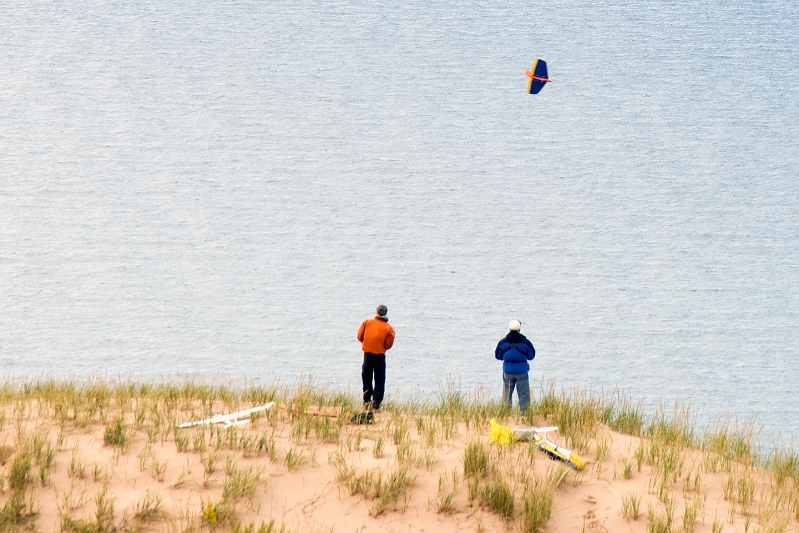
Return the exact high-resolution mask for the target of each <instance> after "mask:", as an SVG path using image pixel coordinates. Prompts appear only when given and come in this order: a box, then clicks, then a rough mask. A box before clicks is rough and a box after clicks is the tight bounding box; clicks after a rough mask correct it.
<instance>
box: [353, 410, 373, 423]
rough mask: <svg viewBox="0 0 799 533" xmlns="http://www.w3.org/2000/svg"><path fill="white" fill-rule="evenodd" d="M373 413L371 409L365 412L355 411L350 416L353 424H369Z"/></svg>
mask: <svg viewBox="0 0 799 533" xmlns="http://www.w3.org/2000/svg"><path fill="white" fill-rule="evenodd" d="M374 418H375V415H373V414H372V412H371V411H367V412H365V413H356V414H354V415H353V416H352V418H350V422H352V423H353V424H371V423H372V422H373V421H374Z"/></svg>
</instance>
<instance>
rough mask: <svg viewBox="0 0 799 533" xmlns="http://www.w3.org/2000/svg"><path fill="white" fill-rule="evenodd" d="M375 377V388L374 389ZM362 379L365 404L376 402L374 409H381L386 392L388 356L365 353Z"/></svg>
mask: <svg viewBox="0 0 799 533" xmlns="http://www.w3.org/2000/svg"><path fill="white" fill-rule="evenodd" d="M373 376H374V380H375V384H374V388H372V377H373ZM361 379H363V402H364V403H368V402H374V404H373V405H374V408H375V409H379V408H380V402H382V401H383V394H384V393H385V391H386V354H384V353H381V354H374V353H369V352H364V354H363V366H362V367H361ZM373 395H374V396H373Z"/></svg>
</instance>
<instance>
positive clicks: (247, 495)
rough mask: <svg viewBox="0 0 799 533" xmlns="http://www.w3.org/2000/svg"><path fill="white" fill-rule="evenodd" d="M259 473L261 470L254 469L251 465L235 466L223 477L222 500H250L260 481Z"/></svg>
mask: <svg viewBox="0 0 799 533" xmlns="http://www.w3.org/2000/svg"><path fill="white" fill-rule="evenodd" d="M261 474H262V471H261V470H256V469H255V468H253V467H249V468H235V469H234V470H233V471H232V472H231V473H230V475H229V476H228V477H227V479H225V486H224V488H223V490H222V501H224V502H234V503H235V502H239V501H241V500H249V501H250V502H252V499H253V497H254V496H255V491H256V489H257V488H258V485H259V484H260V483H261Z"/></svg>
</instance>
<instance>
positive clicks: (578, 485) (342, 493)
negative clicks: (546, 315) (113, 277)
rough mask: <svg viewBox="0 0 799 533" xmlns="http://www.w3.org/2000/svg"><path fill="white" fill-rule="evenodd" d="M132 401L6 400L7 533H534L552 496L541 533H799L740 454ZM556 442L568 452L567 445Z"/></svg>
mask: <svg viewBox="0 0 799 533" xmlns="http://www.w3.org/2000/svg"><path fill="white" fill-rule="evenodd" d="M122 403H125V402H122ZM126 405H128V408H127V409H120V410H118V411H113V410H112V409H109V408H106V409H105V412H104V409H103V408H98V409H95V410H94V411H92V410H91V409H88V408H87V412H86V413H84V412H83V408H80V409H79V410H80V412H76V411H77V410H78V409H76V408H67V407H65V408H63V409H59V408H58V407H56V406H55V405H53V404H45V403H43V402H40V401H37V400H18V401H16V402H14V403H8V402H7V403H6V404H5V411H4V414H3V415H2V431H1V432H0V444H2V448H0V463H2V467H1V468H0V472H2V480H1V481H2V494H0V506H1V507H2V508H3V515H2V521H0V524H2V529H3V530H30V531H40V532H43V533H50V532H61V531H76V532H87V533H88V532H94V533H104V532H111V531H166V532H170V533H179V532H184V531H195V530H197V531H201V530H217V529H219V530H220V531H225V530H232V529H238V530H240V531H246V530H247V529H248V528H249V529H250V530H251V531H252V532H257V531H258V530H259V528H260V530H261V532H262V533H264V532H266V531H270V527H271V531H280V530H281V529H283V530H284V531H298V532H347V533H353V532H359V533H361V532H369V531H373V532H378V531H380V532H417V531H418V532H435V533H449V532H452V533H464V532H467V531H468V532H479V531H485V532H489V531H490V532H494V531H496V532H506V531H531V530H532V529H531V528H532V527H535V523H534V522H531V520H533V518H531V513H533V511H532V510H528V511H526V510H525V505H527V506H528V508H530V507H531V506H533V505H539V504H540V505H542V507H541V508H542V509H543V511H541V513H544V514H546V508H547V503H546V501H543V503H542V502H541V498H540V497H539V499H538V500H536V499H535V497H534V496H531V495H532V494H533V492H534V489H535V488H536V487H537V488H538V489H539V491H540V492H539V493H538V494H539V496H540V495H542V494H543V495H544V496H543V499H544V500H546V494H550V495H552V496H551V497H552V505H551V517H550V518H549V519H548V520H546V519H544V522H545V525H543V528H542V531H545V532H547V533H560V532H574V531H586V532H589V531H593V532H619V531H630V532H645V531H675V532H676V531H686V532H690V531H696V532H711V531H712V532H714V533H715V532H719V531H723V532H738V531H740V532H743V531H770V532H777V531H797V530H799V526H798V525H797V488H796V487H797V484H796V479H795V477H791V476H792V475H793V474H791V476H788V477H787V478H786V477H784V476H783V478H782V479H781V480H778V479H776V478H775V474H774V473H773V472H771V471H764V470H762V469H760V468H758V467H757V466H754V465H753V464H751V461H749V460H747V459H746V458H743V459H742V460H741V461H740V462H738V461H735V460H730V458H729V457H727V458H725V457H724V454H722V453H718V454H716V453H711V452H708V451H707V450H705V451H700V450H698V449H694V448H690V447H686V446H683V445H681V444H675V443H674V442H672V444H671V445H665V444H663V442H662V441H657V439H655V440H653V439H648V438H643V437H638V436H631V435H625V434H621V433H619V432H615V431H612V430H610V429H609V428H608V427H607V426H605V425H602V424H595V425H594V427H593V428H592V431H591V433H590V435H589V436H588V437H586V438H585V439H584V440H583V442H582V443H578V444H579V447H575V449H576V451H579V453H580V454H581V456H582V457H583V458H584V459H585V460H586V462H587V464H586V466H585V468H584V469H583V470H582V471H580V472H577V471H574V470H573V469H571V468H569V467H567V466H566V465H564V464H563V463H560V462H557V461H553V460H551V459H549V458H548V457H547V456H546V455H545V454H543V453H542V452H541V451H540V450H537V449H535V447H533V446H531V445H530V444H529V443H526V442H516V443H512V444H508V445H498V444H495V443H492V442H491V439H490V432H491V428H490V426H489V424H488V423H487V421H471V422H470V423H469V424H468V425H467V424H466V423H465V422H464V421H462V420H460V421H458V420H455V419H452V418H448V417H447V416H439V417H436V416H433V415H420V414H412V413H402V412H394V413H392V412H381V413H377V414H376V418H375V421H374V423H373V424H371V425H357V424H352V423H351V422H350V421H349V418H350V415H349V414H348V413H342V416H340V417H336V416H326V415H325V413H324V412H323V413H322V414H311V413H309V412H308V409H307V408H306V407H302V406H301V407H296V406H294V407H293V408H292V407H287V408H279V407H278V406H277V405H275V406H274V407H273V408H272V409H270V410H269V411H265V412H264V413H261V414H260V415H255V416H254V417H253V420H252V421H251V422H249V423H246V424H242V425H240V426H236V427H230V428H225V427H223V426H222V425H213V426H212V425H204V426H197V427H193V428H188V429H178V428H176V427H175V425H176V423H180V422H183V421H186V420H195V419H200V418H203V417H204V416H207V415H208V414H209V413H210V412H211V411H212V410H211V409H209V408H207V407H206V408H203V407H202V406H201V405H199V404H198V403H196V402H195V403H194V404H192V405H188V404H186V405H183V406H182V407H173V408H172V410H171V411H170V412H171V415H170V417H171V419H169V418H170V417H167V416H166V415H164V414H163V413H162V412H158V411H157V409H158V407H157V406H158V404H157V403H152V404H147V406H146V408H145V403H143V402H137V401H135V400H132V401H130V402H129V403H126ZM253 405H255V404H254V403H249V404H247V403H236V404H235V406H234V405H231V406H230V407H227V406H225V405H220V404H216V405H214V408H215V409H214V410H213V412H230V411H231V410H233V409H236V408H241V409H244V408H248V407H251V406H253ZM292 409H295V410H292ZM325 412H333V409H332V408H331V409H329V410H328V411H325ZM518 422H519V420H518V419H515V418H513V417H511V418H510V419H506V420H504V421H503V423H505V424H506V425H508V426H514V425H518ZM550 438H551V439H552V440H553V441H555V442H558V443H559V444H561V445H570V443H569V442H567V437H565V436H564V435H560V434H559V433H558V432H554V433H551V434H550ZM470 445H471V447H472V448H471V451H472V452H474V451H475V450H478V451H480V450H482V451H485V452H487V456H486V457H487V465H486V467H485V469H484V470H483V471H482V472H481V473H478V474H474V475H466V474H465V473H464V468H465V458H466V456H467V447H469V446H470ZM655 447H657V449H654V448H655ZM26 465H27V467H26ZM669 465H671V466H669ZM492 484H493V485H492ZM502 484H504V487H505V489H506V490H507V491H509V494H510V495H511V501H512V505H513V508H512V511H509V510H508V508H507V507H505V508H504V509H505V510H504V511H503V510H499V511H498V510H497V507H498V505H497V501H500V502H501V501H502V499H501V498H497V497H495V496H496V495H495V496H492V495H491V494H489V493H490V492H491V491H490V490H488V489H487V487H489V488H490V487H494V488H496V487H497V486H500V488H501V485H502ZM497 490H499V489H497ZM500 492H501V491H500ZM536 502H537V503H536ZM492 506H493V507H494V508H493V509H492ZM635 507H637V513H636V512H635ZM503 514H504V515H505V516H502V515H503ZM634 514H637V517H634V516H633V515H634ZM539 519H540V516H539ZM531 524H534V525H531Z"/></svg>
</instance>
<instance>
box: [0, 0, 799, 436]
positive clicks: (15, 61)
mask: <svg viewBox="0 0 799 533" xmlns="http://www.w3.org/2000/svg"><path fill="white" fill-rule="evenodd" d="M0 9H1V10H2V11H0V369H1V370H2V371H3V373H4V374H5V376H7V378H9V379H12V378H13V379H16V380H28V379H38V378H42V377H47V378H49V377H54V378H59V379H69V378H72V379H75V378H77V379H85V378H90V377H96V376H110V377H112V378H114V379H133V380H137V381H152V380H160V379H173V378H177V377H180V376H184V377H185V376H195V377H197V378H199V379H209V380H213V379H231V380H236V381H239V380H248V381H250V382H253V383H271V382H274V381H280V382H289V381H292V380H295V379H297V378H298V376H308V375H312V376H313V379H314V381H315V382H316V383H319V384H323V385H326V386H330V387H334V388H342V389H346V390H358V389H359V386H360V385H359V371H360V362H361V354H360V350H359V348H360V346H359V344H358V343H357V341H356V340H355V331H356V330H357V327H358V325H359V324H360V322H361V321H362V320H363V319H364V318H367V317H368V316H371V313H372V312H373V310H374V307H375V306H376V305H377V304H378V303H384V304H386V305H387V306H388V308H389V317H390V320H391V323H392V324H393V325H394V327H395V328H396V330H397V342H396V345H395V347H394V348H393V349H392V350H391V351H390V352H389V354H388V383H387V385H388V393H389V395H394V396H395V397H410V396H412V395H413V396H416V397H421V398H424V397H434V396H435V395H436V394H437V393H438V392H439V391H440V390H441V387H443V386H446V384H447V383H448V380H453V381H454V383H456V384H457V386H458V387H461V388H463V389H464V390H477V389H479V388H481V387H482V388H487V389H490V391H491V394H492V395H493V397H495V398H496V397H497V396H498V395H499V392H500V388H501V365H500V364H499V362H497V361H495V360H494V358H493V350H494V347H495V346H496V343H497V341H498V340H499V339H500V338H501V337H502V336H503V335H504V334H505V332H506V330H507V324H508V322H509V321H510V320H511V319H514V318H515V319H518V320H520V321H521V322H522V332H523V333H525V334H527V335H528V336H529V337H530V339H531V340H532V341H533V343H534V344H535V346H536V349H537V357H536V359H535V360H534V361H532V363H531V381H532V382H533V383H541V384H546V383H548V382H549V381H550V380H555V382H556V383H557V384H558V386H563V387H579V388H584V389H589V390H591V391H594V392H595V393H607V394H610V393H612V392H613V391H616V390H620V391H623V392H624V393H625V394H628V395H629V396H630V398H632V399H633V401H638V400H639V399H640V400H641V401H642V402H644V405H646V406H647V407H648V408H654V407H655V406H656V405H658V403H659V402H661V401H662V402H664V403H665V404H666V405H669V404H670V403H671V402H673V401H674V400H675V399H680V400H682V401H685V402H688V403H690V405H691V406H692V407H693V408H694V409H695V410H696V411H697V412H698V414H699V415H698V416H699V418H700V419H701V420H711V419H713V418H714V417H717V416H724V415H731V416H734V417H738V418H739V419H741V420H744V419H751V420H753V421H754V423H755V424H756V425H761V424H762V426H763V428H764V431H765V433H766V434H768V435H774V434H775V432H780V434H781V435H782V436H783V437H788V438H790V437H791V436H795V435H799V419H798V418H797V417H796V416H795V413H796V412H797V403H799V392H797V390H796V387H795V383H797V382H799V370H797V365H796V360H797V323H798V322H799V321H798V320H797V319H799V288H798V287H799V284H798V283H797V264H799V214H797V212H798V211H799V210H797V208H796V206H797V205H799V202H798V200H799V186H798V185H797V180H796V178H797V176H799V120H797V117H799V89H797V87H799V67H797V63H796V61H795V57H796V54H795V50H796V49H797V48H799V7H797V6H796V5H793V4H791V3H789V2H786V1H777V2H769V3H762V4H761V3H755V2H748V1H741V0H735V1H732V2H710V3H706V4H702V5H695V3H692V2H688V1H656V0H652V1H648V2H645V1H635V2H628V3H624V4H608V3H598V4H592V5H583V4H581V3H577V2H573V1H559V2H555V3H549V4H546V5H539V6H535V5H528V3H524V2H510V3H505V4H503V5H490V4H485V3H481V2H476V1H464V2H458V3H456V4H452V5H439V4H433V3H428V2H411V3H407V4H404V5H396V6H395V5H383V4H380V3H374V2H367V1H352V2H339V1H333V2H312V3H310V4H309V3H307V2H303V3H300V2H295V1H291V0H288V1H286V2H267V3H258V2H246V1H240V2H238V1H227V2H224V1H223V2H217V3H205V2H199V1H192V0H177V1H176V2H171V3H168V4H163V3H158V2H152V1H138V0H134V1H130V2H124V3H117V2H110V3H105V4H102V5H98V4H95V3H90V2H83V1H77V2H71V3H69V4H46V3H38V2H34V3H23V2H15V3H7V4H4V6H3V7H2V8H0ZM536 57H540V58H543V59H545V60H546V61H547V63H548V65H549V75H550V77H551V78H552V79H553V82H552V83H551V84H548V85H547V86H546V87H545V88H544V90H543V91H542V92H541V93H540V94H539V95H535V96H532V95H528V94H525V92H524V87H525V80H526V79H525V77H524V70H526V69H529V68H530V65H531V64H532V61H533V59H534V58H536Z"/></svg>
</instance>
